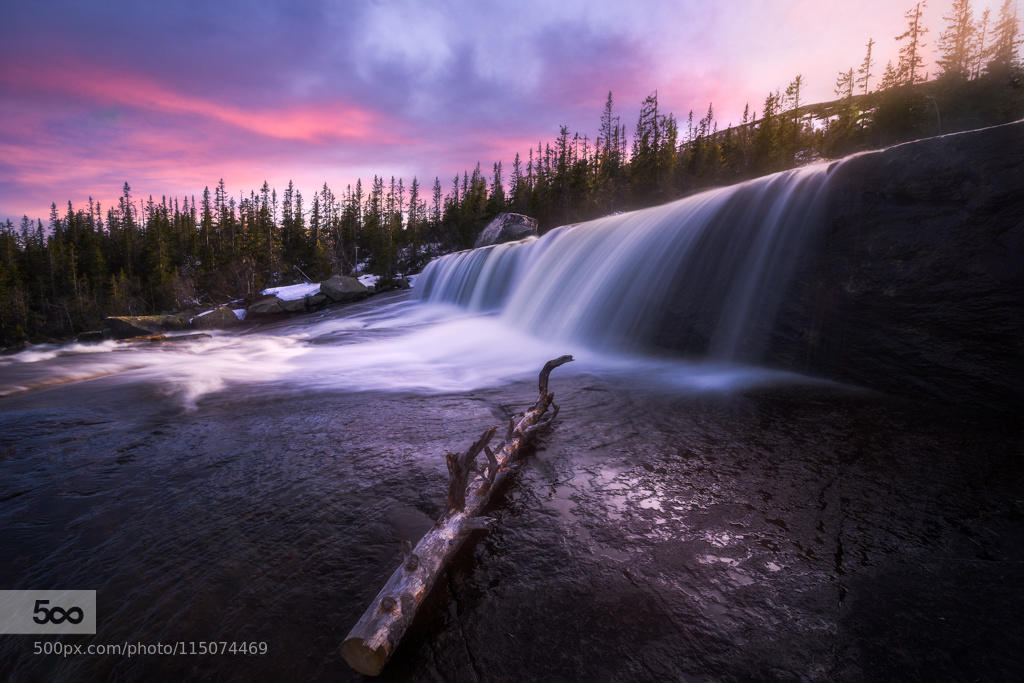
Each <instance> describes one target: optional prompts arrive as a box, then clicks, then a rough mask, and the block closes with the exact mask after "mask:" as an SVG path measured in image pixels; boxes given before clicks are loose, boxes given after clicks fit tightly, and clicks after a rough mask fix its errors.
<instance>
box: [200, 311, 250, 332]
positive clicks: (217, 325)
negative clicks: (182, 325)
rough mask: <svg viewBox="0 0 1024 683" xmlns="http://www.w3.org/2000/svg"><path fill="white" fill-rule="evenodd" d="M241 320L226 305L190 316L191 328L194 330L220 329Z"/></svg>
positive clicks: (236, 323) (232, 325)
mask: <svg viewBox="0 0 1024 683" xmlns="http://www.w3.org/2000/svg"><path fill="white" fill-rule="evenodd" d="M240 322H241V321H240V320H239V319H238V316H237V315H235V312H234V311H233V310H231V309H230V308H228V307H227V306H218V307H217V308H215V309H213V310H212V311H210V312H209V313H204V314H200V315H197V316H196V317H194V318H192V325H191V327H192V329H194V330H222V329H224V328H228V327H234V326H236V325H238V324H239V323H240Z"/></svg>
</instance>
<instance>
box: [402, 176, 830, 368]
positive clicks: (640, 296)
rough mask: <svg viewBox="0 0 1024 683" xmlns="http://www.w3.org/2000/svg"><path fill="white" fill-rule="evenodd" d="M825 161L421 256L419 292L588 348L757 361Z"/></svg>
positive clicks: (817, 200)
mask: <svg viewBox="0 0 1024 683" xmlns="http://www.w3.org/2000/svg"><path fill="white" fill-rule="evenodd" d="M832 168H834V165H832V166H829V165H827V164H819V165H815V166H808V167H804V168H800V169H796V170H792V171H786V172H783V173H778V174H775V175H772V176H767V177H765V178H760V179H757V180H752V181H749V182H746V183H741V184H739V185H735V186H732V187H726V188H721V189H715V190H710V191H707V192H703V193H701V194H698V195H695V196H692V197H687V198H685V199H680V200H678V201H675V202H672V203H670V204H665V205H663V206H658V207H654V208H650V209H644V210H641V211H634V212H631V213H626V214H619V215H614V216H608V217H605V218H600V219H597V220H593V221H588V222H586V223H580V224H577V225H571V226H565V227H562V228H558V229H556V230H553V231H551V232H549V233H547V234H546V235H544V236H543V237H541V238H540V239H528V240H524V241H521V242H514V243H508V244H501V245H496V246H492V247H483V248H480V249H474V250H470V251H464V252H460V253H457V254H450V255H448V256H444V257H441V258H439V259H436V260H435V261H433V262H431V263H430V265H428V266H427V268H426V270H425V271H424V272H423V275H422V276H421V277H420V279H419V282H418V283H417V289H418V295H419V297H420V298H421V299H423V300H425V301H427V302H435V303H449V304H455V305H458V306H461V307H464V308H467V309H469V310H471V311H479V312H497V313H499V314H500V315H501V317H502V318H503V319H504V320H505V321H506V322H508V323H510V324H512V325H514V326H516V327H519V328H521V329H525V330H527V331H529V332H531V333H533V334H535V335H538V336H541V337H544V338H547V339H553V340H573V341H576V342H579V343H583V344H585V345H587V346H590V347H593V348H602V349H619V350H638V349H645V348H646V349H650V348H669V349H673V350H676V351H682V352H685V353H689V354H697V355H703V356H707V357H709V358H711V359H715V360H723V361H733V360H743V361H749V360H757V356H758V352H759V350H760V349H761V348H762V346H763V343H764V340H765V338H766V337H767V335H768V334H769V333H770V331H771V326H772V324H773V322H774V320H775V318H776V313H777V311H778V308H779V305H780V303H781V302H782V298H783V296H784V293H785V290H786V287H787V286H788V285H789V283H790V281H791V277H792V275H793V272H794V269H795V267H796V265H797V263H798V261H799V259H800V256H801V254H803V253H804V252H805V250H806V247H807V245H808V244H809V242H810V240H811V238H812V237H813V235H814V234H815V232H816V228H817V227H819V226H820V225H821V222H822V221H821V205H822V200H823V198H824V197H825V194H826V188H827V185H828V177H829V175H830V172H831V169H832Z"/></svg>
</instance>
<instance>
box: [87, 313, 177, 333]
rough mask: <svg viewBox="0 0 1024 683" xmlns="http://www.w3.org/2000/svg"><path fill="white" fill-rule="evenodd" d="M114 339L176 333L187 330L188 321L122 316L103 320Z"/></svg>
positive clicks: (155, 316)
mask: <svg viewBox="0 0 1024 683" xmlns="http://www.w3.org/2000/svg"><path fill="white" fill-rule="evenodd" d="M103 324H104V325H105V326H106V327H107V329H108V330H110V332H111V334H112V335H113V337H114V338H115V339H127V338H128V337H139V336H144V335H149V334H159V333H161V332H176V331H179V330H184V329H187V328H188V319H187V318H185V317H183V316H181V315H177V314H170V315H122V316H111V317H109V318H105V319H104V320H103Z"/></svg>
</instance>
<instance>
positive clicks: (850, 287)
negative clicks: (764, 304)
mask: <svg viewBox="0 0 1024 683" xmlns="http://www.w3.org/2000/svg"><path fill="white" fill-rule="evenodd" d="M765 360H767V361H769V362H770V363H772V364H775V365H779V366H783V367H786V368H791V369H795V370H800V371H804V372H807V373H810V374H814V375H819V376H825V377H830V378H835V379H839V380H844V381H848V382H851V383H853V384H858V385H862V386H866V387H871V388H875V389H879V390H882V391H885V392H889V393H895V394H902V395H904V396H909V397H911V398H915V399H938V400H940V401H943V402H945V403H949V404H955V405H961V406H971V407H974V408H982V409H985V410H987V411H994V412H998V413H1003V414H1006V413H1015V414H1017V415H1018V416H1019V415H1021V414H1022V412H1024V122H1021V123H1015V124H1008V125H1004V126H997V127H994V128H988V129H984V130H979V131H973V132H969V133H962V134H957V135H949V136H943V137H939V138H932V139H928V140H923V141H919V142H915V143H909V144H905V145H899V146H897V147H893V148H890V149H887V150H884V151H881V152H876V153H871V154H864V155H861V156H857V157H854V158H852V159H849V160H847V161H846V162H844V163H843V164H841V165H838V166H837V167H836V168H835V169H834V176H833V177H832V178H831V180H830V184H829V194H828V198H827V205H826V208H825V230H824V231H823V233H822V234H821V235H820V237H819V238H818V243H817V245H816V246H815V247H814V248H812V249H811V250H810V254H809V257H808V258H807V259H805V260H804V263H803V264H802V267H801V268H800V270H799V271H798V272H797V274H796V277H795V278H794V281H793V282H792V284H791V286H790V287H789V292H788V293H787V295H786V297H785V299H784V304H783V307H782V309H781V310H780V311H779V315H778V319H777V322H776V324H775V330H774V334H773V336H772V338H771V339H770V341H769V344H768V348H767V357H766V359H765Z"/></svg>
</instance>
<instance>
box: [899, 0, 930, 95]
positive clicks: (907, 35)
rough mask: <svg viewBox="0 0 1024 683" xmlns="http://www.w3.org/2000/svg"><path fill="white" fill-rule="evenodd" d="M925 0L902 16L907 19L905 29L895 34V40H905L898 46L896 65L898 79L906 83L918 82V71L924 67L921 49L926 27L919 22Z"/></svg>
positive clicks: (926, 30)
mask: <svg viewBox="0 0 1024 683" xmlns="http://www.w3.org/2000/svg"><path fill="white" fill-rule="evenodd" d="M926 4H927V0H921V1H920V2H918V3H916V4H915V5H914V7H913V8H912V9H908V10H907V12H906V14H904V15H903V16H904V17H905V18H906V20H907V30H906V31H904V32H903V33H901V34H900V35H898V36H896V40H899V41H904V40H905V41H906V42H905V43H904V44H903V47H902V48H900V61H899V65H898V66H897V71H898V73H899V79H900V81H901V82H902V83H906V84H907V85H914V83H917V82H918V80H919V79H918V71H920V70H922V69H924V58H923V57H922V56H921V50H922V49H923V48H924V47H925V45H926V43H925V42H924V35H925V34H926V33H927V32H928V28H927V27H926V26H925V25H924V24H922V23H921V19H922V16H923V12H924V9H925V6H926Z"/></svg>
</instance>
